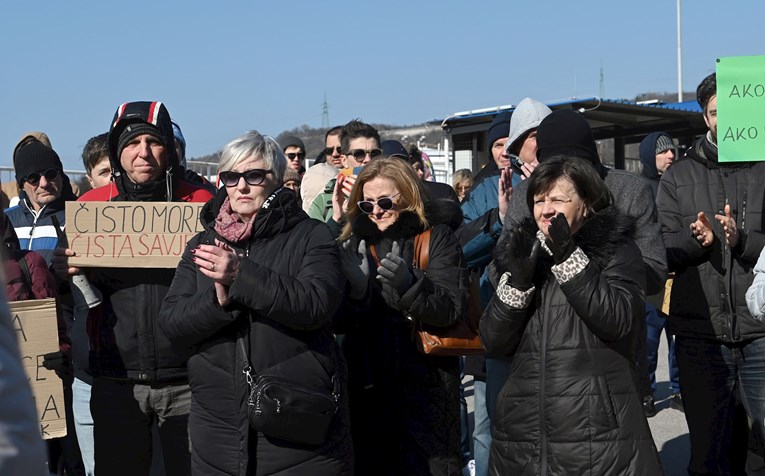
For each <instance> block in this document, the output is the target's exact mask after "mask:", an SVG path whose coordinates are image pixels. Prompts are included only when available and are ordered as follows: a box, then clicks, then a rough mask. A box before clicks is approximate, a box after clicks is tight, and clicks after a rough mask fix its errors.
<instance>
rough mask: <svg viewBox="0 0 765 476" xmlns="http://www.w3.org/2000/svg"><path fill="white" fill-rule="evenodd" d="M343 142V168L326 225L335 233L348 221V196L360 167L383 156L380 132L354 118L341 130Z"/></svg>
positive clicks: (341, 141) (333, 192) (336, 184)
mask: <svg viewBox="0 0 765 476" xmlns="http://www.w3.org/2000/svg"><path fill="white" fill-rule="evenodd" d="M340 144H341V147H342V150H343V156H342V158H341V160H342V162H343V170H341V172H342V173H340V174H339V175H338V176H337V180H336V181H335V188H334V189H333V190H332V217H331V219H330V220H327V224H328V225H329V227H330V229H331V230H332V232H333V234H334V235H335V236H338V235H339V234H340V228H341V227H342V225H343V224H344V223H345V217H344V215H345V211H346V208H348V196H349V195H350V194H351V188H352V187H353V184H354V183H355V182H356V175H357V169H358V168H361V167H364V166H365V165H367V164H368V163H370V162H371V161H372V160H374V159H377V158H380V157H381V156H382V153H383V151H382V149H381V148H380V133H379V132H377V129H375V128H374V127H372V126H371V125H369V124H367V123H365V122H361V121H360V120H359V119H353V120H352V121H350V122H349V123H347V124H346V125H344V126H343V128H342V129H341V130H340Z"/></svg>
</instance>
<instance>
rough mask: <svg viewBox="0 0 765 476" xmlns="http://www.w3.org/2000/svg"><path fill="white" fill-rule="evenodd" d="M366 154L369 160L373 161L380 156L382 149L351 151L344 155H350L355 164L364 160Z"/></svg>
mask: <svg viewBox="0 0 765 476" xmlns="http://www.w3.org/2000/svg"><path fill="white" fill-rule="evenodd" d="M367 154H369V158H370V159H374V158H375V157H379V156H381V155H382V149H371V150H364V149H353V150H349V151H348V152H346V153H345V155H352V156H353V158H354V159H356V161H357V162H361V161H362V160H364V158H365V157H366V156H367Z"/></svg>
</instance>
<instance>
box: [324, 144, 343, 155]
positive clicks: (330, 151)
mask: <svg viewBox="0 0 765 476" xmlns="http://www.w3.org/2000/svg"><path fill="white" fill-rule="evenodd" d="M335 152H337V154H338V155H343V151H342V150H341V149H340V146H339V145H336V146H335V147H325V148H324V155H333V154H334V153H335Z"/></svg>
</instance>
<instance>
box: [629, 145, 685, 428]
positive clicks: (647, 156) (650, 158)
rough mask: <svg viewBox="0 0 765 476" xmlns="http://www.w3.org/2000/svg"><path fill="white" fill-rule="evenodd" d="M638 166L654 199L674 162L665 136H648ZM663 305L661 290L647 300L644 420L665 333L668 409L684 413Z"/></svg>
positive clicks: (650, 414) (672, 149)
mask: <svg viewBox="0 0 765 476" xmlns="http://www.w3.org/2000/svg"><path fill="white" fill-rule="evenodd" d="M639 151H640V162H641V163H642V164H643V169H642V171H641V173H640V175H641V176H642V177H643V179H645V181H646V182H648V184H649V185H650V186H651V190H652V191H653V193H654V195H653V196H654V197H656V193H657V192H658V190H659V179H660V178H661V176H662V175H663V174H664V172H666V171H667V169H669V166H670V165H672V163H673V162H674V160H675V156H676V152H675V143H674V142H673V141H672V137H670V136H669V134H667V133H666V132H654V133H651V134H648V135H647V136H646V137H645V138H644V139H643V140H642V141H641V142H640V149H639ZM663 302H664V289H662V290H661V292H659V293H658V294H654V295H651V296H646V303H645V318H646V325H647V328H648V334H647V358H648V362H647V365H648V373H647V374H645V375H644V374H643V373H641V374H640V375H639V377H640V383H641V385H640V386H641V390H642V393H643V411H644V412H645V416H647V417H649V418H650V417H653V416H654V415H656V405H655V404H654V402H655V399H654V392H656V363H657V361H658V358H659V355H658V354H659V343H660V341H661V333H662V331H664V332H666V335H667V344H668V346H669V351H668V354H667V357H668V360H669V383H670V386H671V390H672V396H671V397H670V408H673V409H675V410H679V411H683V400H682V398H681V397H680V377H679V376H678V370H677V362H676V359H675V339H674V338H673V337H672V334H671V333H670V331H669V328H668V325H667V316H666V315H665V314H664V313H662V312H661V308H662V304H663Z"/></svg>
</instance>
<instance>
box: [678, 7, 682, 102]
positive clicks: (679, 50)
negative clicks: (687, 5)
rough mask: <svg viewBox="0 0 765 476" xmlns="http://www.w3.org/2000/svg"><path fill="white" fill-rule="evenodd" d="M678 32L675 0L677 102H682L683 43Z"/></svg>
mask: <svg viewBox="0 0 765 476" xmlns="http://www.w3.org/2000/svg"><path fill="white" fill-rule="evenodd" d="M680 32H681V30H680V0H677V102H683V43H682V35H681V33H680Z"/></svg>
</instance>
